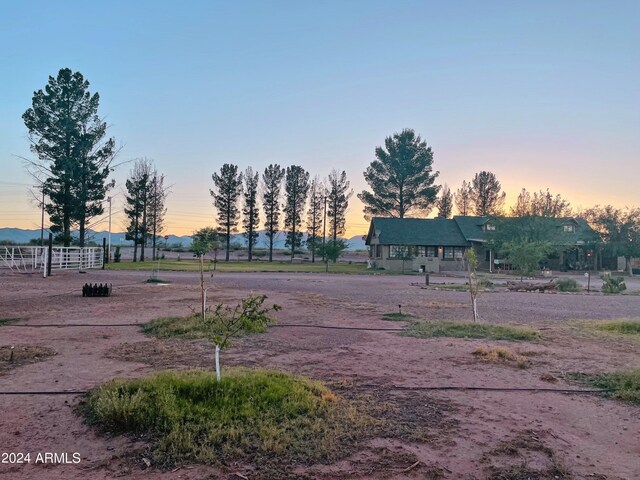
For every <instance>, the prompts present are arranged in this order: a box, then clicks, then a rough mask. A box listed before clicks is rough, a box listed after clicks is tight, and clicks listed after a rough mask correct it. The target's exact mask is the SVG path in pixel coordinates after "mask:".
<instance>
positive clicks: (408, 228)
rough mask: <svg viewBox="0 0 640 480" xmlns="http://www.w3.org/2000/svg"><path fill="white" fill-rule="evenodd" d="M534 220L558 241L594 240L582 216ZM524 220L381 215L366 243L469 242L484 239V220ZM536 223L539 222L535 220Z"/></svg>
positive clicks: (596, 236) (564, 242)
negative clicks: (566, 229)
mask: <svg viewBox="0 0 640 480" xmlns="http://www.w3.org/2000/svg"><path fill="white" fill-rule="evenodd" d="M535 219H536V222H542V226H543V227H544V229H549V230H555V231H556V232H558V234H559V236H558V237H557V240H558V241H559V243H558V244H561V245H580V244H583V243H586V244H589V243H594V242H596V241H597V240H598V234H597V233H596V232H595V231H594V230H593V229H592V228H591V227H590V226H589V224H588V223H587V222H586V221H585V220H584V219H582V218H573V217H565V218H550V217H535ZM491 221H495V222H496V223H497V224H498V228H500V227H499V225H500V223H502V222H526V219H524V218H511V217H496V218H493V217H476V216H455V217H453V219H447V218H440V217H437V218H381V217H376V218H373V219H372V220H371V225H370V226H369V233H368V235H367V239H366V242H365V243H366V245H370V244H371V240H372V238H373V236H374V235H375V236H376V237H377V238H378V242H379V243H380V244H384V245H436V246H443V247H449V246H466V245H469V244H470V242H485V241H486V240H487V232H486V231H485V229H484V226H485V224H486V223H489V222H491ZM569 223H570V224H572V225H574V226H575V228H574V231H573V232H564V231H563V230H562V227H563V226H564V225H566V224H569ZM538 225H539V224H538Z"/></svg>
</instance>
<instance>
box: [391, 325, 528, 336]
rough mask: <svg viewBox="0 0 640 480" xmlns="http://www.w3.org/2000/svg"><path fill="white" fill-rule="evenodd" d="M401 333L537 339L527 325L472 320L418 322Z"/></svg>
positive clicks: (406, 334)
mask: <svg viewBox="0 0 640 480" xmlns="http://www.w3.org/2000/svg"><path fill="white" fill-rule="evenodd" d="M402 335H404V336H408V337H417V338H433V337H452V338H489V339H492V340H538V339H539V338H540V335H539V334H538V332H537V331H536V330H534V329H532V328H529V327H515V326H509V325H492V324H489V323H472V322H444V321H443V322H418V323H414V324H413V325H411V326H410V327H409V328H408V329H407V331H406V332H403V333H402Z"/></svg>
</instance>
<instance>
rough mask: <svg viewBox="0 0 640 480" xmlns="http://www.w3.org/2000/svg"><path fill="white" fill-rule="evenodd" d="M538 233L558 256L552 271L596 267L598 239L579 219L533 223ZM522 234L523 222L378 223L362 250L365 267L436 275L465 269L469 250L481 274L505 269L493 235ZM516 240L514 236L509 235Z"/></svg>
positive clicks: (422, 220)
mask: <svg viewBox="0 0 640 480" xmlns="http://www.w3.org/2000/svg"><path fill="white" fill-rule="evenodd" d="M535 220H536V222H538V224H537V228H539V229H542V230H543V231H545V232H546V233H547V234H548V235H547V236H548V237H549V238H553V243H554V245H555V246H556V247H558V248H557V249H556V250H557V252H558V253H557V254H554V255H553V256H550V257H549V258H548V259H546V260H545V262H544V265H543V267H545V268H549V269H552V270H565V269H573V270H582V269H586V268H593V267H595V266H596V265H597V251H596V250H595V245H596V244H597V238H598V236H597V234H596V232H594V231H593V230H592V229H591V227H589V225H588V224H587V223H586V222H585V221H584V220H582V219H579V218H536V219H535ZM518 222H522V223H523V225H522V228H524V222H526V219H519V218H506V217H476V216H455V217H453V218H452V219H447V218H440V217H438V218H380V217H376V218H373V219H372V220H371V224H370V225H369V232H368V234H367V237H366V241H365V243H366V245H367V246H368V247H369V263H370V264H371V266H372V267H375V268H384V269H386V270H394V271H401V270H413V271H422V272H441V271H447V270H450V271H451V270H462V269H464V264H463V259H464V254H465V252H466V250H467V249H468V248H473V249H474V250H475V251H476V255H477V256H478V259H479V260H480V268H481V269H486V270H489V271H493V270H494V269H495V268H509V265H508V262H506V261H505V260H503V259H500V258H499V255H496V252H495V249H494V247H493V241H492V237H493V234H494V233H495V232H496V229H500V228H506V226H510V227H512V228H510V231H513V232H518V231H519V230H521V225H519V224H518ZM514 235H517V233H514Z"/></svg>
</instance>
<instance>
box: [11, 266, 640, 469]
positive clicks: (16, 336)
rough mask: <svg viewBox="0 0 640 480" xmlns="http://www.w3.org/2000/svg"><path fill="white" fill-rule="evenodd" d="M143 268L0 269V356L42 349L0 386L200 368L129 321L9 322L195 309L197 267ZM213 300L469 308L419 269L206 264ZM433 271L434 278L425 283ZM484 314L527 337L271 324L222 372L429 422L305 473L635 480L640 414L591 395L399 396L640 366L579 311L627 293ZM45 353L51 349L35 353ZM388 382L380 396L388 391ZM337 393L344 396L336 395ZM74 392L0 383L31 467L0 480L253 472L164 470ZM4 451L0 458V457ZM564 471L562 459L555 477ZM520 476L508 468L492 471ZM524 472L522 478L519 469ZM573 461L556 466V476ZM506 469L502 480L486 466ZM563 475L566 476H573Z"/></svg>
mask: <svg viewBox="0 0 640 480" xmlns="http://www.w3.org/2000/svg"><path fill="white" fill-rule="evenodd" d="M147 277H148V273H145V272H112V271H89V272H87V273H86V274H78V273H77V272H76V273H71V272H69V273H64V274H56V275H54V276H53V277H50V278H48V279H43V278H40V277H39V276H36V275H11V274H9V273H7V272H0V319H7V318H14V319H18V320H17V321H14V322H11V323H8V324H5V325H0V351H2V350H1V349H2V348H3V347H4V348H5V350H6V349H7V348H8V347H9V348H10V346H11V345H20V346H23V347H24V346H29V347H42V348H44V349H51V350H53V352H50V353H53V354H51V355H49V356H42V357H41V358H40V357H39V358H38V360H40V361H37V362H34V361H28V362H27V361H25V362H21V363H20V364H19V365H18V366H16V368H11V369H9V370H4V371H0V393H6V392H37V391H54V390H55V391H64V390H73V391H84V390H87V389H90V388H93V387H95V386H98V385H100V384H102V383H104V382H105V381H107V380H109V379H111V378H114V377H136V376H142V375H146V374H149V373H151V372H153V371H156V370H161V369H167V368H186V367H193V366H201V367H207V366H211V365H212V364H213V355H212V349H211V348H210V345H207V344H206V343H205V342H198V341H190V342H180V341H177V340H172V341H158V340H153V339H150V338H149V337H146V336H145V335H143V334H142V333H141V332H140V331H139V329H138V328H136V327H135V326H133V327H127V326H119V327H116V326H99V327H83V326H78V327H71V328H57V327H55V326H44V327H41V328H25V327H21V326H20V325H23V324H28V325H44V324H55V325H69V324H80V323H82V324H93V325H96V324H101V325H102V324H107V325H111V324H122V323H144V322H147V321H149V320H151V319H153V318H157V317H160V316H167V315H188V314H190V313H191V310H190V309H191V308H197V305H198V298H199V290H198V286H197V281H198V278H197V274H195V273H178V272H175V273H170V272H167V273H162V275H161V277H162V278H164V279H166V280H169V281H170V282H171V283H170V284H168V285H150V284H146V283H144V281H145V280H146V278H147ZM207 281H208V283H209V299H210V301H211V303H214V302H234V301H235V300H237V299H240V298H242V297H244V296H246V295H247V294H249V293H250V292H254V293H265V294H267V295H268V297H269V301H273V302H275V303H278V304H280V305H282V306H283V310H282V311H281V312H279V313H278V321H279V323H280V324H292V323H295V324H304V325H327V326H352V327H375V328H398V327H401V326H403V323H401V322H391V321H385V320H383V319H382V314H384V313H387V312H395V311H397V310H398V305H402V311H403V313H412V314H415V315H418V316H420V317H422V318H425V319H437V320H462V319H465V320H466V319H469V318H470V309H469V308H468V293H466V292H457V291H445V290H435V289H433V288H430V289H423V288H420V287H418V286H412V285H411V282H415V281H416V279H415V278H414V277H405V276H388V275H380V276H374V275H371V276H369V275H362V276H358V275H332V274H329V275H324V274H276V273H273V274H271V273H263V274H247V273H244V274H216V275H215V276H214V277H212V278H208V279H207ZM438 281H445V279H442V278H440V279H439V278H438V277H437V276H432V282H438ZM85 282H98V283H100V282H110V283H113V288H114V290H113V291H114V293H113V296H112V297H110V298H82V296H81V286H82V284H83V283H85ZM479 310H480V314H481V316H482V319H483V320H485V321H488V322H493V323H501V324H505V323H517V324H528V325H531V326H533V327H535V328H538V329H540V331H541V333H542V335H543V337H542V340H540V341H538V342H506V341H490V340H468V339H449V338H437V339H416V338H409V337H402V336H400V335H398V334H397V332H384V331H362V330H331V329H315V328H303V327H289V328H283V327H275V328H271V329H270V330H269V331H268V332H267V333H265V334H261V335H254V336H251V337H246V338H243V339H241V340H239V341H238V342H237V343H236V344H235V345H234V346H233V347H232V348H230V349H229V350H227V351H224V352H223V355H222V362H223V368H224V367H225V366H231V365H244V366H258V367H263V368H277V369H282V370H285V371H289V372H292V373H296V374H302V375H306V376H308V377H311V378H314V379H320V380H324V381H327V382H330V383H331V384H332V385H342V387H341V388H342V390H343V391H346V390H348V389H349V388H353V389H357V388H374V389H377V390H378V391H380V392H387V393H386V394H387V395H400V396H403V398H404V399H405V403H403V405H404V410H405V411H404V413H405V414H406V415H408V416H411V417H420V418H425V419H431V420H433V421H430V422H428V425H429V426H430V428H431V434H432V435H431V436H430V437H429V438H430V440H429V441H415V440H412V439H411V438H410V436H409V437H408V438H407V439H405V440H397V439H386V438H379V439H375V440H373V441H371V442H369V443H368V444H367V445H363V448H362V450H361V451H360V452H358V453H357V454H355V455H352V456H351V457H349V458H347V459H345V460H343V461H341V462H338V463H336V464H333V465H313V466H306V467H299V466H298V467H296V469H295V471H296V472H297V473H298V474H299V475H300V476H301V477H303V476H306V477H305V478H324V479H332V478H376V479H382V478H398V479H403V478H450V479H485V478H554V477H555V478H576V479H582V478H596V479H629V480H632V479H638V478H640V408H639V407H637V406H633V405H629V404H625V403H621V402H618V401H615V400H612V399H608V398H604V397H602V396H598V395H585V394H563V393H556V392H506V391H470V390H448V391H433V390H429V391H425V390H409V391H406V390H400V391H396V390H394V386H402V387H434V386H438V387H440V386H443V387H444V386H476V387H528V388H530V387H534V388H538V387H539V388H566V389H577V388H584V387H582V386H580V385H576V384H573V383H571V382H570V381H569V380H567V379H565V373H567V372H590V373H596V372H606V371H613V370H621V369H629V368H640V342H637V341H633V340H628V339H621V338H619V337H614V336H606V335H605V336H600V335H595V334H593V333H589V331H587V330H584V329H583V328H581V327H580V323H579V322H576V321H575V320H589V319H609V318H620V317H638V316H640V315H639V313H640V296H633V295H628V296H603V295H600V294H592V295H578V294H539V293H514V292H503V291H500V292H494V293H485V294H483V295H482V296H481V297H480V300H479ZM494 346H506V347H508V348H510V349H512V350H513V351H515V352H516V353H519V354H522V355H525V356H527V357H528V358H529V363H530V367H529V368H527V369H519V368H516V367H514V366H511V365H507V364H496V363H491V362H487V361H484V360H482V359H481V358H478V356H477V355H472V352H473V351H474V350H476V349H477V348H480V347H484V348H487V347H494ZM47 351H49V350H47ZM389 392H391V393H389ZM338 393H342V392H341V390H340V389H338ZM80 398H81V396H80V395H78V394H61V395H6V394H0V454H1V453H2V452H8V453H20V452H22V453H31V458H32V463H31V464H23V465H16V464H9V463H0V478H3V479H4V478H7V479H11V480H14V479H16V480H20V479H58V478H60V479H63V478H64V479H69V480H73V479H81V478H82V479H86V478H91V479H107V478H115V477H120V476H123V477H125V478H131V479H151V478H153V479H155V478H166V479H173V478H176V479H177V478H180V479H203V478H216V479H217V478H235V479H241V478H243V476H245V477H247V478H251V474H252V469H253V468H255V467H259V466H251V465H230V466H227V467H226V468H225V469H219V468H215V467H210V466H201V465H194V466H185V467H182V468H180V469H179V470H176V471H160V470H158V469H156V468H155V467H154V466H153V465H151V467H147V466H146V465H145V463H144V462H143V461H142V457H143V456H144V449H145V444H144V443H143V442H141V441H137V440H136V439H132V438H127V437H109V436H105V435H100V434H98V433H96V432H95V431H94V430H93V429H92V428H90V427H88V426H87V425H85V424H84V423H83V421H82V418H81V417H80V416H79V415H78V414H77V413H76V412H75V411H74V408H75V406H76V405H77V404H78V402H79V401H80ZM38 452H41V453H45V452H56V453H65V452H66V453H68V455H69V462H71V461H72V455H73V453H75V452H77V453H79V454H80V457H81V461H80V463H78V464H73V463H68V464H59V463H56V464H37V465H36V464H34V463H33V459H34V458H35V456H36V455H37V453H38ZM0 460H2V458H0ZM557 466H561V467H562V470H561V472H562V473H560V474H561V475H565V476H564V477H563V476H559V475H560V474H559V473H557V472H560V470H554V469H555V468H556V467H557ZM509 471H511V472H516V471H518V472H520V473H518V475H520V474H522V475H524V476H516V474H515V473H513V474H512V476H506V473H505V472H509ZM523 472H524V473H523ZM567 472H569V473H567ZM500 474H502V475H503V476H499V475H500ZM569 475H570V476H569Z"/></svg>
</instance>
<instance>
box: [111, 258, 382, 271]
mask: <svg viewBox="0 0 640 480" xmlns="http://www.w3.org/2000/svg"><path fill="white" fill-rule="evenodd" d="M106 268H107V269H108V270H143V271H146V270H149V271H150V270H160V271H191V272H196V271H199V270H200V263H199V262H198V261H197V260H195V259H191V258H189V259H187V260H180V261H178V260H175V259H171V260H161V261H160V263H158V262H120V263H109V264H107V266H106ZM205 270H206V271H213V262H208V261H205ZM216 271H218V272H299V273H324V272H325V265H324V263H321V262H316V263H311V262H305V263H290V262H283V261H277V262H264V261H254V262H248V261H244V260H233V261H230V262H222V261H218V263H217V264H216ZM385 272H386V271H383V272H380V271H375V272H373V271H372V270H370V269H369V270H368V269H367V265H366V264H365V263H348V262H337V263H330V264H329V273H351V274H372V273H385ZM386 273H389V272H386ZM391 273H392V272H391Z"/></svg>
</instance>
